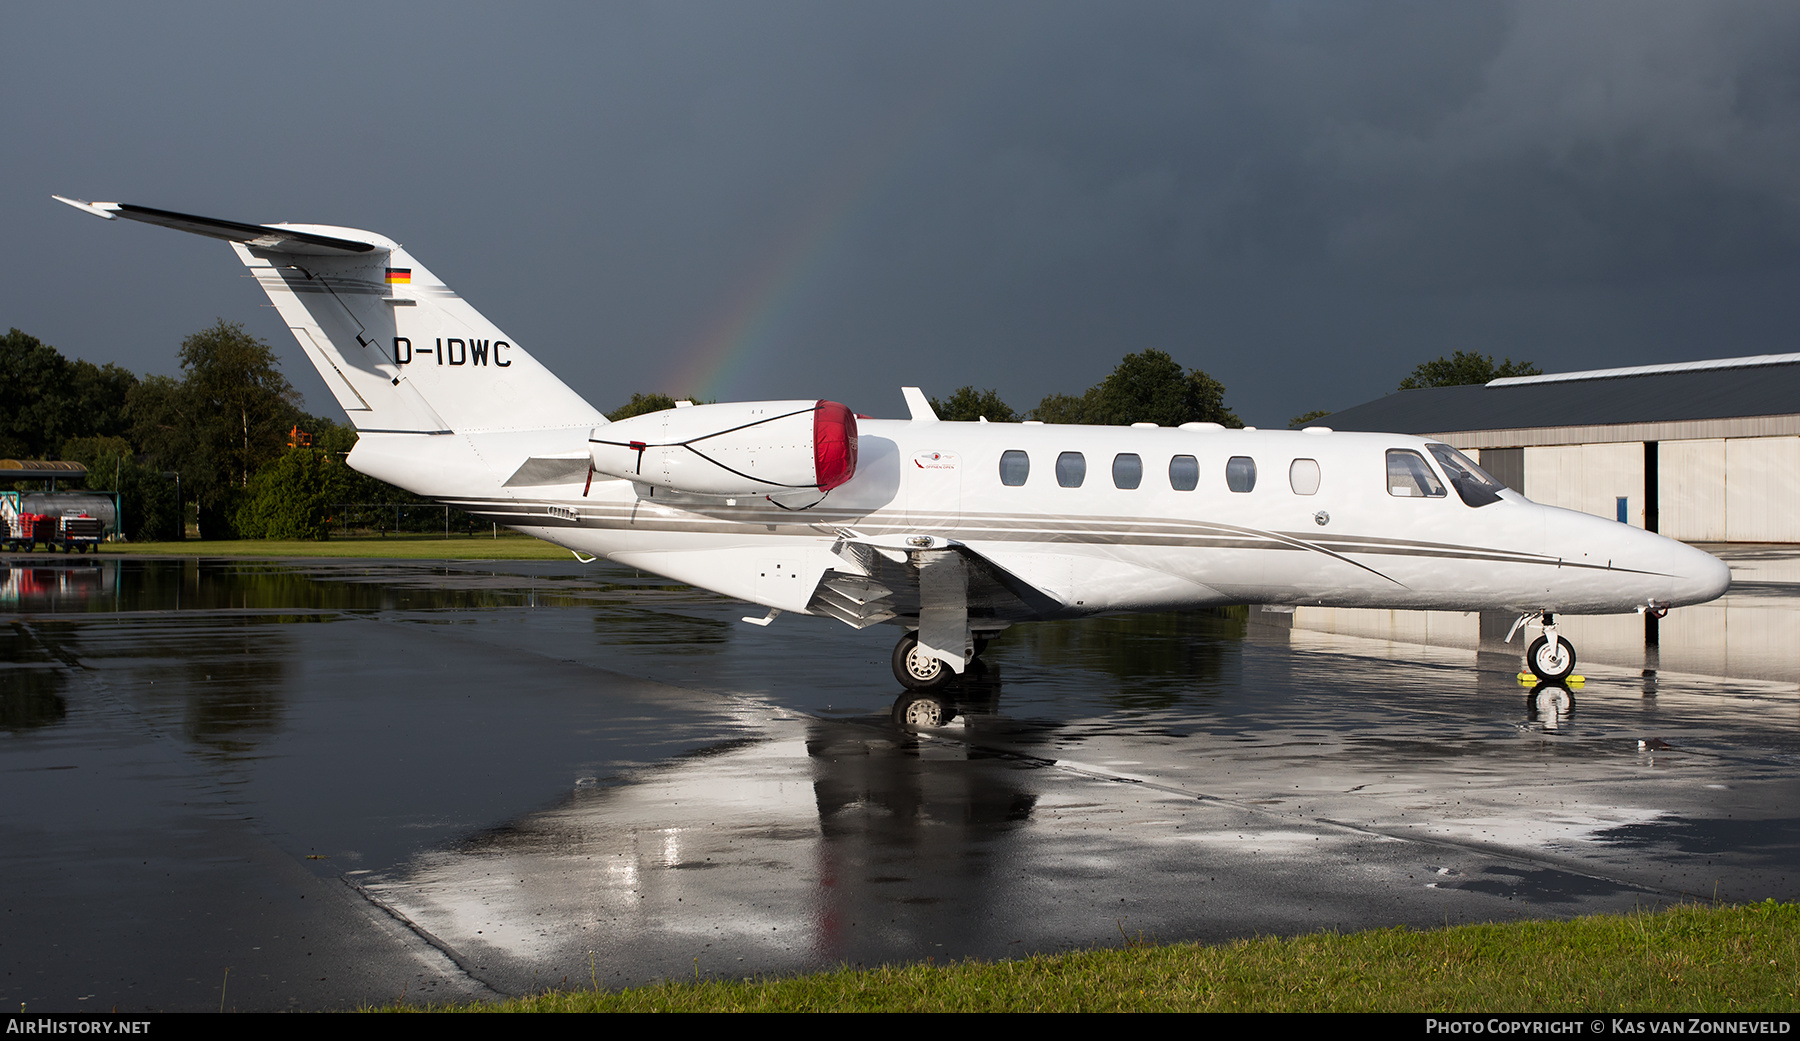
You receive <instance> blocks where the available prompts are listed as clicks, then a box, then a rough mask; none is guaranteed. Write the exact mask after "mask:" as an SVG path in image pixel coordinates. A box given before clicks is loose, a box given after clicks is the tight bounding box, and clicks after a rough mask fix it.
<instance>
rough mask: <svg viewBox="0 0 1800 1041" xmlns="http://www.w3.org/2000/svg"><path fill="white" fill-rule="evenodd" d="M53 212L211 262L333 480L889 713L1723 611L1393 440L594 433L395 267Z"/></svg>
mask: <svg viewBox="0 0 1800 1041" xmlns="http://www.w3.org/2000/svg"><path fill="white" fill-rule="evenodd" d="M56 198H58V199H59V200H61V201H62V202H66V203H68V204H69V205H71V206H74V207H77V208H78V209H82V210H85V211H87V212H89V213H92V214H95V215H97V216H100V217H104V218H106V219H108V220H113V219H116V218H119V217H125V218H129V219H131V220H137V221H143V222H146V223H149V224H158V225H162V226H163V227H167V228H175V229H177V230H180V231H187V232H193V233H195V234H199V235H207V236H211V237H213V238H218V239H224V240H226V241H228V242H230V243H231V244H232V248H233V249H235V250H236V251H237V254H238V257H239V258H240V259H242V260H243V262H244V264H245V266H247V267H248V268H249V269H250V271H251V273H252V274H253V275H254V276H255V277H256V280H257V282H258V284H260V285H261V286H262V288H263V290H264V291H265V292H266V293H268V295H269V299H270V300H271V301H273V302H274V305H275V307H276V309H277V310H278V311H279V312H280V314H281V316H282V318H283V319H284V320H285V321H286V322H287V324H288V327H289V329H290V330H292V332H293V334H294V338H295V339H296V340H298V341H299V343H300V347H301V349H302V350H303V351H305V353H306V357H307V359H308V360H309V361H311V362H312V364H313V365H314V367H316V368H317V369H318V370H319V374H320V376H322V377H323V378H324V380H325V383H326V385H327V386H328V387H329V388H330V389H331V392H332V394H333V395H335V396H336V398H337V401H338V404H339V405H341V406H342V407H343V409H344V411H345V413H346V414H347V415H348V416H349V418H350V421H351V423H353V424H354V425H355V427H356V429H357V431H358V432H359V435H360V436H359V439H358V441H357V445H356V449H355V450H354V451H353V452H351V453H350V457H349V462H350V465H351V466H353V467H355V468H356V469H357V470H359V471H361V472H363V473H366V474H368V475H370V476H372V477H376V478H379V479H381V480H383V481H387V482H388V483H390V484H394V485H398V486H399V487H401V488H405V489H407V490H408V491H411V492H414V493H416V494H419V495H423V496H427V497H429V498H431V499H435V500H438V501H440V502H444V503H448V504H450V505H452V506H455V507H457V508H458V509H461V510H464V511H466V512H467V513H469V514H471V515H473V516H475V517H478V518H481V519H483V520H492V521H494V522H497V523H500V524H505V525H507V526H509V527H512V528H515V529H517V530H519V531H522V532H525V533H527V534H530V535H535V536H537V537H538V538H541V539H545V540H547V541H550V542H553V543H556V544H558V545H561V546H564V547H566V548H568V549H570V550H572V551H575V552H576V554H577V556H581V555H583V554H586V555H589V556H593V557H605V558H607V559H609V560H614V561H618V562H620V563H623V564H627V565H630V566H632V567H635V568H641V569H643V570H645V571H649V572H653V573H655V574H659V575H665V576H667V577H669V578H672V579H676V580H678V581H682V582H687V583H691V584H693V585H696V586H700V587H703V588H705V589H710V590H713V591H715V592H718V593H722V594H724V595H726V596H731V597H736V598H738V599H740V600H747V601H751V602H753V603H756V604H760V605H762V606H763V607H765V608H768V613H767V614H766V615H765V616H763V617H751V618H746V619H745V620H746V621H750V622H755V623H757V624H763V625H766V624H768V623H769V622H770V621H772V620H773V619H774V618H775V617H776V616H777V615H779V614H780V613H781V612H783V611H790V612H799V613H802V614H812V615H824V616H827V617H830V618H835V619H837V620H839V621H841V622H844V623H846V624H849V625H852V626H855V627H857V628H859V629H860V628H864V627H867V626H870V625H874V624H876V623H881V622H886V623H891V624H894V625H897V626H901V627H903V629H904V631H905V635H903V636H902V637H901V638H900V640H899V642H898V644H897V645H896V646H895V648H894V654H893V664H894V674H895V676H896V677H897V678H898V679H899V681H900V683H901V684H902V685H903V686H904V687H906V688H907V689H908V691H910V692H912V693H910V694H908V695H903V696H902V699H901V701H900V702H899V703H897V705H896V717H897V718H900V719H902V720H904V721H907V722H911V723H916V724H924V725H934V724H936V723H940V722H942V721H943V720H944V719H946V718H947V717H948V716H949V715H950V714H951V713H952V712H953V710H954V706H953V703H951V702H950V701H949V700H948V699H947V698H945V697H944V696H943V695H942V694H940V693H938V691H939V690H940V688H941V687H943V685H944V684H945V683H946V682H947V681H948V680H950V679H951V678H952V676H953V675H955V674H960V673H963V672H964V671H966V670H967V669H968V668H969V666H970V664H971V663H972V662H973V661H974V659H975V658H976V657H977V656H979V655H980V654H981V652H982V649H983V647H984V646H985V644H986V642H987V640H988V639H990V638H991V637H993V636H995V635H996V634H998V633H999V632H1000V631H1002V630H1004V629H1006V628H1007V627H1008V626H1011V625H1013V624H1014V623H1017V622H1026V621H1037V620H1042V619H1050V618H1076V617H1081V616H1085V615H1092V614H1100V613H1102V612H1108V611H1168V610H1179V609H1183V608H1194V607H1208V606H1215V605H1223V604H1273V605H1324V606H1331V607H1377V608H1410V609H1436V610H1451V611H1475V610H1501V611H1507V612H1512V613H1515V614H1516V615H1517V616H1518V621H1517V622H1515V623H1514V625H1513V629H1512V632H1511V633H1509V634H1508V636H1507V639H1508V640H1509V641H1510V640H1511V639H1512V635H1513V634H1514V633H1517V632H1518V631H1519V629H1520V628H1521V627H1522V626H1523V625H1525V624H1527V623H1531V624H1537V625H1541V626H1542V628H1543V635H1542V636H1540V637H1539V638H1538V639H1537V640H1536V641H1534V642H1533V643H1532V644H1531V646H1530V648H1529V649H1528V651H1527V652H1526V661H1527V663H1528V664H1529V666H1530V668H1531V669H1532V671H1533V672H1535V673H1536V674H1537V675H1538V676H1539V677H1541V678H1543V679H1545V680H1551V681H1560V680H1562V679H1563V678H1565V677H1567V676H1568V675H1569V674H1570V672H1571V671H1572V670H1573V669H1574V667H1575V652H1574V648H1573V647H1571V646H1570V645H1569V643H1568V641H1567V640H1566V639H1564V638H1563V637H1561V636H1559V635H1558V633H1557V625H1556V616H1557V614H1558V613H1561V612H1568V613H1576V614H1606V613H1620V612H1630V611H1640V612H1645V611H1647V612H1651V613H1653V614H1656V615H1659V616H1660V615H1661V614H1662V613H1663V612H1666V611H1667V610H1668V609H1669V608H1670V607H1674V606H1680V605H1684V604H1697V603H1704V602H1705V601H1708V600H1712V599H1713V598H1715V597H1717V596H1719V595H1720V594H1721V593H1723V592H1724V591H1725V588H1726V586H1727V585H1729V584H1730V572H1729V571H1728V569H1727V568H1726V567H1725V565H1724V564H1723V563H1721V562H1720V561H1719V560H1718V559H1716V558H1714V557H1713V556H1711V555H1709V554H1707V553H1705V552H1702V551H1700V550H1697V549H1694V548H1692V547H1689V546H1685V545H1683V544H1681V543H1679V542H1674V541H1672V540H1670V539H1666V538H1662V537H1661V536H1658V535H1655V534H1651V533H1649V532H1645V531H1642V530H1639V529H1636V528H1632V527H1629V526H1627V525H1624V524H1619V523H1616V522H1614V521H1611V520H1606V519H1603V518H1600V517H1593V516H1589V515H1587V514H1583V513H1575V512H1571V511H1569V510H1563V509H1556V508H1553V507H1548V506H1541V505H1538V504H1537V503H1533V502H1531V501H1530V500H1528V499H1526V498H1525V497H1524V496H1522V495H1520V494H1519V493H1518V492H1515V491H1512V490H1510V489H1508V488H1506V487H1505V486H1503V485H1501V484H1500V483H1499V482H1498V481H1496V480H1494V479H1493V478H1492V477H1490V476H1488V475H1487V474H1486V473H1484V472H1483V471H1482V470H1481V468H1480V467H1479V466H1477V465H1476V464H1475V463H1474V462H1473V461H1471V460H1470V459H1469V458H1468V457H1466V456H1464V455H1463V454H1462V453H1460V452H1458V451H1456V450H1455V449H1454V448H1451V447H1450V446H1448V445H1444V444H1438V443H1434V442H1431V441H1429V440H1426V439H1424V438H1419V437H1410V436H1406V435H1401V434H1367V433H1337V432H1333V431H1331V430H1328V429H1325V428H1323V427H1313V428H1309V429H1307V430H1304V431H1285V430H1284V431H1258V430H1250V429H1245V430H1230V429H1226V428H1223V427H1221V426H1219V425H1217V424H1213V423H1188V424H1184V425H1183V426H1182V427H1181V428H1179V429H1170V428H1157V427H1154V426H1151V425H1147V424H1139V425H1136V426H1132V427H1095V426H1060V425H1049V426H1046V425H1042V424H1035V423H1023V424H1019V423H985V422H983V423H949V422H941V421H939V420H938V417H937V416H936V415H935V414H934V413H933V412H932V409H931V407H930V404H929V403H928V402H927V401H926V399H925V397H924V395H923V394H921V393H920V392H919V390H918V389H917V388H910V387H909V388H906V389H905V391H904V393H905V397H906V402H907V405H908V407H909V409H910V411H911V417H910V418H909V419H905V420H878V419H871V418H869V417H866V416H861V415H857V414H855V413H853V412H851V410H850V409H848V408H846V407H845V406H843V405H840V404H838V403H836V402H831V401H813V400H802V401H755V402H734V403H724V404H714V405H686V403H683V405H684V406H685V407H677V408H674V409H670V410H667V411H663V412H656V413H652V414H649V415H642V416H635V417H632V418H630V419H625V420H621V421H619V422H616V423H608V422H607V421H606V419H605V418H604V417H603V416H602V415H601V414H600V412H599V411H598V410H596V409H595V408H594V407H593V406H592V405H590V404H589V403H588V402H587V401H586V400H584V399H583V398H582V397H581V395H579V394H577V393H575V392H574V391H573V390H571V389H569V387H568V386H566V385H565V384H564V383H563V382H562V381H561V380H559V379H557V378H556V376H554V375H552V374H551V373H550V371H549V370H548V369H546V368H544V367H543V366H542V365H540V364H539V363H538V361H537V360H536V359H535V358H533V357H532V356H531V355H529V354H527V353H526V352H525V350H524V349H523V348H521V347H520V346H519V345H518V344H517V343H515V342H514V341H513V340H511V339H510V338H508V337H507V335H506V334H505V333H504V332H502V331H501V330H499V329H498V328H496V327H495V326H494V325H493V324H492V323H490V322H489V321H488V320H487V319H486V318H483V317H482V316H481V315H480V314H479V313H478V312H477V311H476V310H475V309H474V308H472V307H470V306H469V305H468V304H467V303H466V302H464V300H463V299H462V297H460V296H458V295H457V294H456V293H455V292H453V291H452V290H451V289H450V288H449V287H448V286H446V285H444V283H443V282H441V281H439V280H438V279H437V278H436V277H435V276H434V275H432V274H431V272H430V271H428V270H426V269H425V268H424V267H423V266H421V265H420V264H419V262H418V261H416V260H414V259H413V258H412V256H411V255H410V254H409V253H407V251H406V250H405V249H403V248H402V247H401V246H400V245H399V244H397V243H395V242H394V241H392V240H391V239H388V238H386V237H384V236H381V235H376V234H373V233H371V232H367V231H358V230H355V229H352V228H338V227H328V226H323V225H311V224H239V223H236V222H233V221H225V220H216V219H213V218H209V217H196V216H191V215H188V214H181V213H172V212H169V211H166V210H156V209H150V208H148V207H143V206H133V205H129V204H125V203H110V202H99V203H88V202H81V201H78V200H74V199H64V198H62V197H61V196H57V197H56Z"/></svg>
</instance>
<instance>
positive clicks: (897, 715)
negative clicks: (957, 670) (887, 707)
mask: <svg viewBox="0 0 1800 1041" xmlns="http://www.w3.org/2000/svg"><path fill="white" fill-rule="evenodd" d="M955 717H956V713H955V712H954V711H953V710H952V709H951V708H950V704H949V702H947V701H945V700H944V699H943V698H942V697H940V696H938V695H936V694H931V693H928V692H926V691H921V690H909V691H907V692H906V693H905V694H902V695H900V696H899V697H898V698H895V699H894V725H895V726H897V727H900V728H902V729H911V728H914V727H941V726H943V725H944V724H946V723H948V722H950V720H952V719H954V718H955Z"/></svg>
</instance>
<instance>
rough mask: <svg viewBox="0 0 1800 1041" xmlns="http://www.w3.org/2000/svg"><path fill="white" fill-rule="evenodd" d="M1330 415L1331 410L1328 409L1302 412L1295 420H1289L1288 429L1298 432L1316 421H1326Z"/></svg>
mask: <svg viewBox="0 0 1800 1041" xmlns="http://www.w3.org/2000/svg"><path fill="white" fill-rule="evenodd" d="M1329 415H1331V410H1330V409H1327V408H1316V409H1313V410H1312V411H1311V412H1302V413H1300V414H1299V415H1297V416H1295V417H1294V418H1293V419H1290V420H1288V429H1290V430H1298V429H1300V428H1301V427H1303V426H1306V425H1307V424H1308V423H1311V422H1312V421H1313V420H1315V419H1324V418H1325V417H1326V416H1329Z"/></svg>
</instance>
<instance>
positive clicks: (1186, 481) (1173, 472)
mask: <svg viewBox="0 0 1800 1041" xmlns="http://www.w3.org/2000/svg"><path fill="white" fill-rule="evenodd" d="M1199 486H1200V462H1199V460H1197V459H1195V458H1194V457H1193V456H1191V455H1178V456H1176V457H1175V458H1173V459H1171V460H1169V487H1171V488H1173V489H1175V490H1176V491H1178V492H1191V491H1193V490H1194V489H1195V488H1198V487H1199Z"/></svg>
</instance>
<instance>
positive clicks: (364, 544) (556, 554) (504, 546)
mask: <svg viewBox="0 0 1800 1041" xmlns="http://www.w3.org/2000/svg"><path fill="white" fill-rule="evenodd" d="M100 553H101V555H103V556H155V557H233V558H256V559H264V558H281V557H338V558H343V557H353V558H358V559H387V560H569V559H572V558H571V557H570V554H569V551H568V550H566V549H563V548H562V547H561V546H557V545H553V544H551V543H548V542H545V541H544V540H542V539H534V538H532V537H531V536H529V535H520V534H518V533H516V532H510V533H502V534H501V535H500V537H499V538H494V537H491V536H487V535H476V536H473V537H471V536H468V535H455V536H452V537H450V538H445V537H443V536H442V535H389V536H387V537H386V538H377V537H368V536H363V537H355V536H353V537H350V538H333V539H328V540H326V541H324V542H283V541H278V540H274V539H269V540H263V539H241V540H233V541H206V540H201V539H189V540H187V541H185V542H107V543H102V544H101V546H100ZM60 555H61V554H58V556H60Z"/></svg>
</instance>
